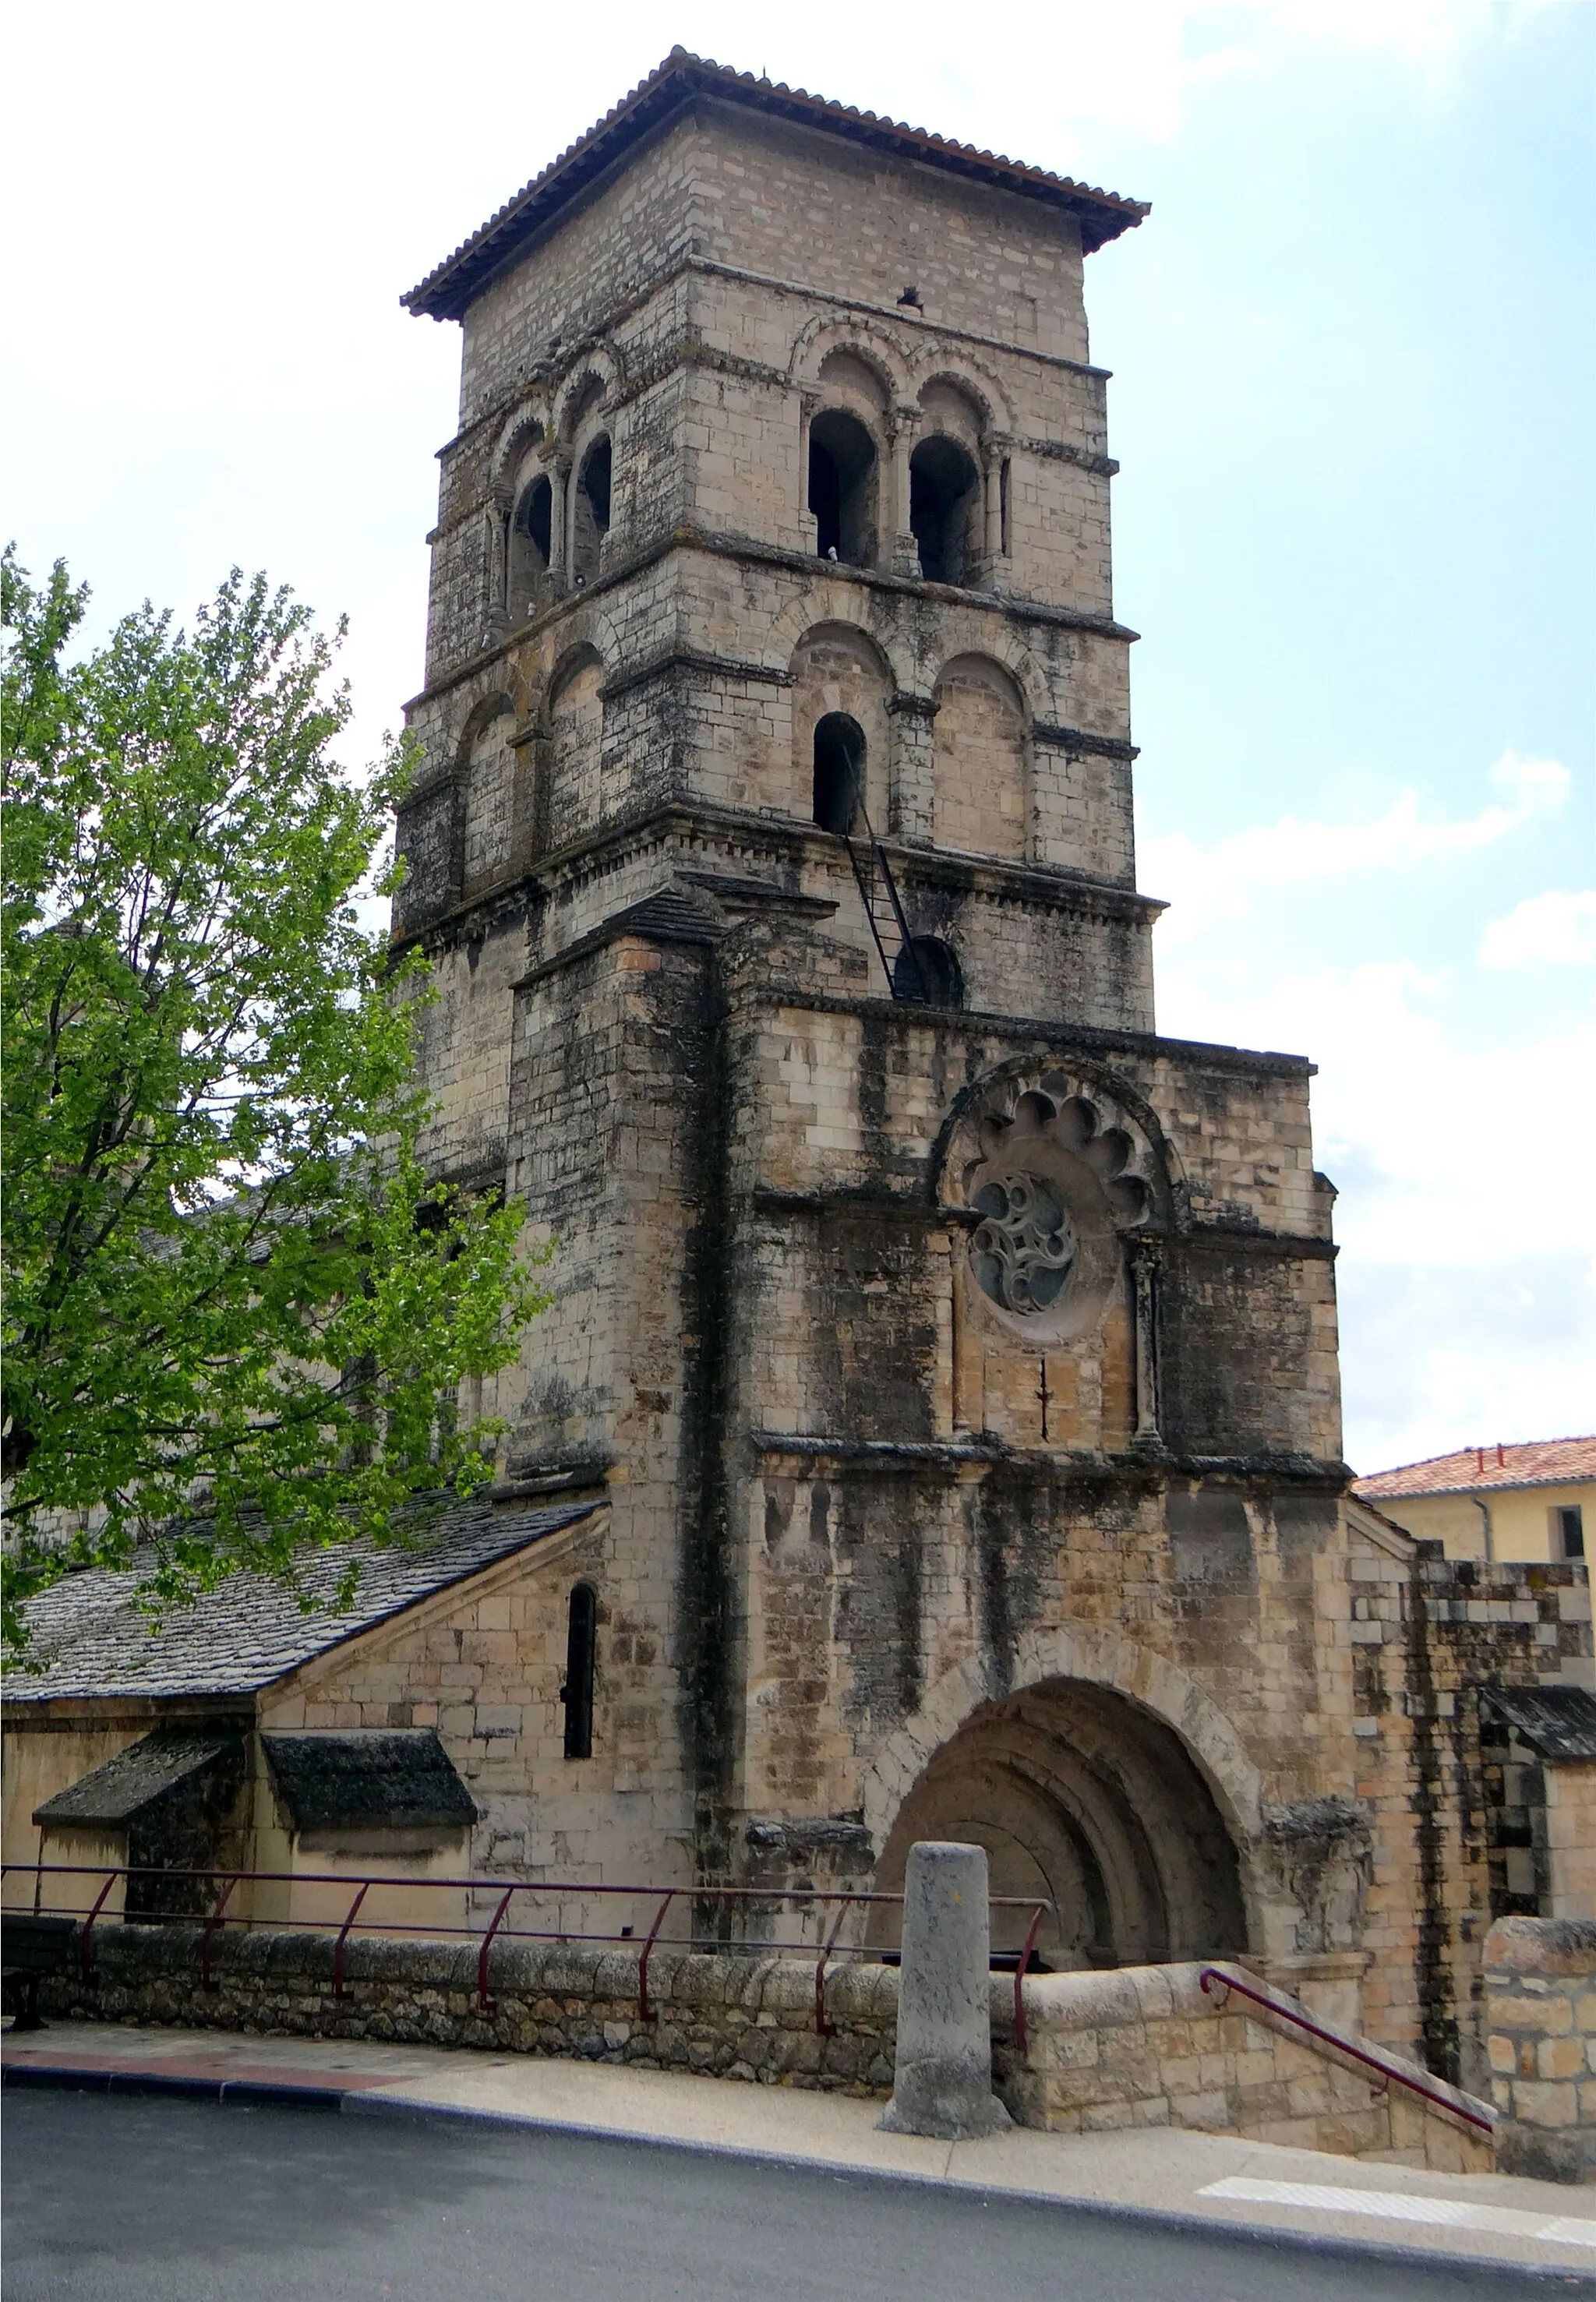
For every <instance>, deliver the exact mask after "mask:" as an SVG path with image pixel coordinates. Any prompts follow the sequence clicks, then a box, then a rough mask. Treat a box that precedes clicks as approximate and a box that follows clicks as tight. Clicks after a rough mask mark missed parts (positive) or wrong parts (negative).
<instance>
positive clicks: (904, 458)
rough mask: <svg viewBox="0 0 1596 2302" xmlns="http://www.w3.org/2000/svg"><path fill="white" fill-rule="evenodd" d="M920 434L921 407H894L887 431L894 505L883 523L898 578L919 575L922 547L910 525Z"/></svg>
mask: <svg viewBox="0 0 1596 2302" xmlns="http://www.w3.org/2000/svg"><path fill="white" fill-rule="evenodd" d="M919 433H920V410H919V408H918V407H907V406H906V407H895V408H894V409H893V412H892V418H891V423H890V426H889V431H888V437H889V438H890V440H891V442H892V502H891V504H890V506H889V507H888V512H889V517H888V518H887V519H885V520H883V522H882V525H883V527H885V528H886V531H887V533H889V534H890V535H891V537H892V559H891V572H892V573H893V574H894V575H895V576H918V575H919V574H920V546H919V545H918V544H917V543H916V542H915V541H914V533H913V530H912V529H911V527H910V525H909V458H910V457H911V455H912V454H913V453H914V442H915V441H916V439H917V438H918V436H919Z"/></svg>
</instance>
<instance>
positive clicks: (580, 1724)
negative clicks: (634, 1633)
mask: <svg viewBox="0 0 1596 2302" xmlns="http://www.w3.org/2000/svg"><path fill="white" fill-rule="evenodd" d="M598 1631H599V1594H598V1592H596V1591H595V1590H594V1589H593V1587H592V1584H591V1583H578V1584H576V1585H575V1588H574V1590H573V1591H572V1592H571V1601H570V1609H569V1613H568V1616H567V1628H566V1683H565V1684H564V1685H563V1686H562V1687H561V1688H560V1690H559V1699H560V1701H562V1702H563V1703H564V1704H565V1707H566V1756H567V1759H591V1758H592V1754H593V1663H594V1659H595V1653H596V1649H597V1646H598Z"/></svg>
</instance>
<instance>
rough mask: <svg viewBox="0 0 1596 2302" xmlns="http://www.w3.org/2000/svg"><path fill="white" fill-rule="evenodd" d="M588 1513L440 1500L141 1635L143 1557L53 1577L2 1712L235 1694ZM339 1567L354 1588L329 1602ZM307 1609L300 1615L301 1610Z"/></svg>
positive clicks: (33, 1615)
mask: <svg viewBox="0 0 1596 2302" xmlns="http://www.w3.org/2000/svg"><path fill="white" fill-rule="evenodd" d="M593 1508H594V1506H593V1505H592V1503H586V1502H584V1503H577V1504H566V1505H563V1506H561V1507H560V1508H547V1509H543V1510H507V1509H505V1508H504V1507H503V1506H502V1505H495V1504H493V1503H486V1502H475V1503H461V1502H450V1503H449V1504H447V1505H446V1506H445V1507H444V1508H442V1509H441V1511H440V1512H439V1514H438V1516H437V1517H436V1518H435V1519H434V1520H433V1522H432V1523H431V1524H430V1525H426V1526H425V1527H424V1529H418V1530H417V1531H416V1533H413V1534H412V1535H411V1536H410V1538H409V1539H408V1540H407V1541H405V1542H394V1543H391V1544H386V1543H385V1544H375V1543H371V1542H359V1543H352V1544H349V1545H348V1546H347V1547H346V1546H340V1547H339V1548H338V1549H336V1550H322V1551H314V1552H310V1553H308V1554H307V1555H306V1556H305V1558H303V1559H302V1560H301V1562H300V1565H299V1570H298V1584H287V1583H280V1582H278V1581H277V1580H276V1579H275V1577H274V1576H272V1575H258V1574H252V1573H243V1572H240V1573H239V1574H236V1575H229V1576H228V1577H227V1579H226V1581H225V1582H223V1583H221V1584H218V1585H217V1587H216V1588H215V1589H214V1591H206V1592H202V1594H201V1595H200V1597H199V1598H198V1599H197V1600H196V1601H195V1602H194V1604H193V1605H192V1606H188V1607H184V1606H178V1607H172V1608H171V1609H168V1610H167V1612H166V1614H165V1616H164V1618H163V1619H162V1621H161V1622H160V1624H159V1626H158V1627H152V1626H151V1624H150V1620H149V1617H148V1616H147V1614H146V1613H145V1611H144V1609H143V1608H142V1607H141V1606H140V1604H139V1590H140V1586H141V1585H143V1584H145V1583H146V1582H147V1579H148V1577H149V1575H150V1572H151V1568H152V1566H153V1560H151V1559H149V1558H142V1559H141V1558H135V1560H134V1562H133V1564H132V1565H131V1566H130V1567H127V1568H112V1567H89V1568H88V1569H86V1570H85V1571H84V1572H82V1573H80V1574H76V1575H64V1576H63V1578H62V1580H61V1581H60V1582H59V1583H56V1584H52V1585H51V1587H50V1588H49V1589H48V1590H47V1591H43V1592H40V1593H39V1594H38V1597H37V1598H36V1599H33V1600H30V1601H29V1605H28V1608H27V1611H26V1619H27V1623H28V1627H29V1648H28V1652H27V1656H26V1659H25V1660H24V1661H23V1663H22V1664H21V1666H13V1668H11V1669H9V1670H8V1671H7V1672H6V1674H5V1699H6V1701H7V1703H8V1704H11V1705H16V1704H28V1703H42V1702H54V1701H62V1700H63V1698H64V1699H72V1698H76V1699H80V1700H84V1701H92V1700H94V1699H95V1698H97V1697H101V1696H106V1695H138V1696H144V1697H159V1696H162V1695H168V1696H195V1695H200V1696H226V1695H247V1694H253V1693H256V1692H257V1691H258V1690H259V1689H260V1688H262V1687H265V1686H270V1685H271V1684H272V1683H273V1680H275V1679H279V1678H282V1677H284V1676H286V1675H287V1674H288V1672H290V1671H291V1670H295V1669H298V1667H299V1666H300V1665H301V1664H303V1663H307V1662H310V1661H312V1660H313V1659H315V1657H316V1656H317V1655H321V1654H325V1653H327V1652H328V1651H330V1650H331V1649H332V1648H333V1647H336V1646H340V1645H342V1643H343V1642H344V1641H345V1640H346V1639H350V1638H354V1637H356V1636H357V1634H359V1633H361V1632H362V1631H366V1630H370V1629H371V1628H372V1627H373V1626H374V1625H376V1624H378V1623H381V1622H383V1621H386V1620H387V1618H388V1617H390V1616H392V1615H398V1614H401V1613H402V1612H403V1611H404V1609H406V1608H407V1607H413V1606H415V1605H416V1604H417V1603H418V1602H419V1601H420V1600H423V1599H429V1598H431V1597H433V1595H434V1593H435V1592H440V1591H445V1590H447V1589H449V1586H450V1584H455V1583H460V1582H464V1581H465V1580H466V1578H467V1577H468V1576H470V1575H476V1574H480V1573H481V1572H482V1570H483V1568H484V1567H493V1566H497V1565H498V1563H499V1562H500V1560H501V1559H505V1558H512V1557H513V1556H514V1555H515V1553H516V1552H517V1551H518V1550H526V1549H528V1548H529V1547H530V1546H531V1545H532V1544H533V1543H536V1542H543V1541H545V1540H546V1539H547V1538H548V1537H549V1536H550V1535H551V1534H557V1533H559V1532H560V1530H561V1529H562V1528H565V1527H567V1526H573V1525H575V1524H576V1522H577V1521H578V1520H580V1519H583V1518H585V1517H587V1516H589V1515H590V1514H591V1512H592V1509H593ZM351 1557H353V1558H354V1559H355V1560H356V1561H357V1563H358V1566H359V1580H358V1582H357V1585H356V1588H355V1592H354V1595H353V1597H352V1598H351V1599H350V1600H349V1602H348V1603H347V1604H345V1605H340V1603H339V1586H340V1583H341V1582H342V1580H343V1577H344V1575H345V1574H346V1572H347V1570H348V1568H349V1562H350V1558H351ZM306 1599H308V1600H310V1601H311V1602H312V1604H311V1606H310V1608H309V1609H307V1608H306V1606H305V1605H304V1604H302V1600H306Z"/></svg>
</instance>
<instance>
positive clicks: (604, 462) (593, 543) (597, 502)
mask: <svg viewBox="0 0 1596 2302" xmlns="http://www.w3.org/2000/svg"><path fill="white" fill-rule="evenodd" d="M609 468H610V458H609V437H608V435H607V434H606V435H604V436H602V437H601V438H599V439H597V440H595V441H593V443H592V447H591V448H590V449H588V451H587V453H586V455H585V456H584V458H582V469H581V471H580V472H579V473H578V474H577V475H576V508H575V520H574V522H573V532H572V536H571V574H572V576H573V578H574V579H575V581H576V582H577V583H579V584H586V583H589V582H591V581H592V578H593V577H594V576H596V575H597V574H598V572H599V554H600V550H601V546H602V544H603V542H604V538H605V537H606V536H607V535H608V534H609Z"/></svg>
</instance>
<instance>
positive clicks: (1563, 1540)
mask: <svg viewBox="0 0 1596 2302" xmlns="http://www.w3.org/2000/svg"><path fill="white" fill-rule="evenodd" d="M1557 1520H1558V1557H1559V1558H1583V1557H1584V1555H1585V1515H1584V1511H1583V1508H1581V1506H1580V1505H1579V1504H1578V1503H1565V1504H1563V1505H1562V1506H1561V1508H1559V1509H1558V1514H1557Z"/></svg>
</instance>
